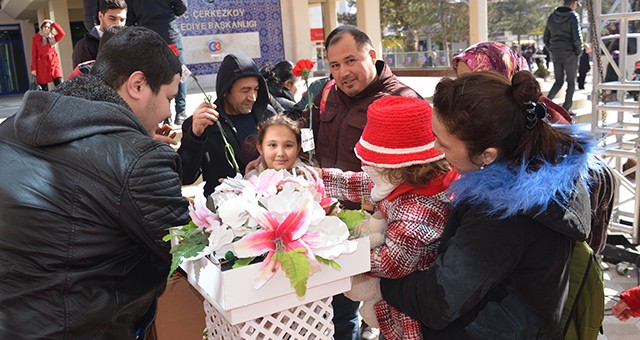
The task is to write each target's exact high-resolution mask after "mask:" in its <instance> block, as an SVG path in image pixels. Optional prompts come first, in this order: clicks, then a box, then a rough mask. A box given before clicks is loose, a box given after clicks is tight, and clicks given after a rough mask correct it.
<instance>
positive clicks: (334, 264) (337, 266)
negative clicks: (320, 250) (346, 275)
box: [316, 255, 342, 270]
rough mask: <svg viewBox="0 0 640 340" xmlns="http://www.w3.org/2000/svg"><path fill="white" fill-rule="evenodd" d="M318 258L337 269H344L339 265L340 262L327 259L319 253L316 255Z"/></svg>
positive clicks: (319, 260)
mask: <svg viewBox="0 0 640 340" xmlns="http://www.w3.org/2000/svg"><path fill="white" fill-rule="evenodd" d="M316 260H318V262H320V263H322V264H326V265H327V266H331V267H332V268H333V269H335V270H340V269H342V266H341V265H339V264H338V262H336V261H334V260H327V259H325V258H324V257H320V256H318V255H316Z"/></svg>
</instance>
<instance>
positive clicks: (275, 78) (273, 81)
mask: <svg viewBox="0 0 640 340" xmlns="http://www.w3.org/2000/svg"><path fill="white" fill-rule="evenodd" d="M291 70H293V63H292V62H290V61H289V60H283V61H281V62H279V63H277V64H275V66H271V65H267V66H265V67H263V68H262V70H260V73H261V74H262V77H264V80H266V81H267V84H269V85H272V86H276V87H277V88H281V87H283V86H284V83H285V82H286V81H287V80H290V81H291V82H295V81H296V79H297V77H296V76H294V75H293V72H291Z"/></svg>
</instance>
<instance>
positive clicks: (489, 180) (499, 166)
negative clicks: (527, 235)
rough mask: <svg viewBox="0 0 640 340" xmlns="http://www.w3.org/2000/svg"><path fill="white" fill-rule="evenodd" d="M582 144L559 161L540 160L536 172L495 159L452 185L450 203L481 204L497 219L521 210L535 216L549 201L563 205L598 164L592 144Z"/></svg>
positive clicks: (586, 181)
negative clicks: (546, 161) (544, 161)
mask: <svg viewBox="0 0 640 340" xmlns="http://www.w3.org/2000/svg"><path fill="white" fill-rule="evenodd" d="M583 146H584V147H585V149H586V152H585V153H580V152H577V151H575V150H570V151H569V152H568V153H567V154H566V155H564V157H563V158H564V159H563V160H562V161H561V162H560V163H558V164H550V163H543V164H542V166H541V168H540V169H539V170H537V171H529V170H527V168H526V166H525V165H521V166H518V167H517V168H512V167H511V166H509V165H508V164H506V163H505V162H496V163H493V164H491V165H489V166H487V167H486V168H485V169H483V170H477V171H474V172H471V173H467V174H465V175H463V176H462V177H461V178H460V179H459V180H458V181H456V182H454V183H453V184H452V186H451V191H452V193H453V201H452V202H453V204H454V205H457V204H460V203H462V202H465V203H468V204H470V205H482V206H483V207H485V208H486V213H487V214H488V215H492V216H497V217H498V218H507V217H510V216H513V215H516V214H521V213H526V214H527V215H532V216H537V215H540V214H543V213H544V212H545V211H546V210H547V208H548V207H549V205H550V204H552V203H555V204H557V205H559V206H560V207H564V208H566V207H567V206H568V205H569V203H570V200H571V197H572V196H573V193H574V191H575V189H576V185H577V184H578V183H577V182H578V181H580V182H581V184H582V185H584V186H585V187H588V185H589V179H590V175H589V171H590V170H591V169H596V168H598V167H599V166H600V165H599V164H600V163H599V161H598V159H597V157H596V156H595V154H594V153H593V152H592V151H593V149H594V147H595V146H594V145H593V144H585V145H583Z"/></svg>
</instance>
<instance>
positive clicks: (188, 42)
mask: <svg viewBox="0 0 640 340" xmlns="http://www.w3.org/2000/svg"><path fill="white" fill-rule="evenodd" d="M186 3H187V11H186V12H185V13H184V14H183V15H182V16H180V17H179V18H178V20H177V21H178V27H179V29H180V32H181V33H182V44H183V45H184V58H185V62H186V64H187V66H188V67H189V70H191V72H193V73H194V74H196V75H202V74H213V73H217V72H218V68H219V67H220V62H221V61H222V59H223V58H224V57H225V56H226V55H227V54H238V53H243V54H245V55H248V56H249V57H251V58H253V59H254V61H255V62H256V64H257V65H258V67H262V66H263V65H266V64H267V63H271V64H275V63H277V62H278V61H281V60H283V59H284V41H283V36H282V16H281V11H280V0H187V1H186Z"/></svg>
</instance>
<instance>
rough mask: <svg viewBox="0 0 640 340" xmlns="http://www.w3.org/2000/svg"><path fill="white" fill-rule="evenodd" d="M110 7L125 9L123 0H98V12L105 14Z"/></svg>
mask: <svg viewBox="0 0 640 340" xmlns="http://www.w3.org/2000/svg"><path fill="white" fill-rule="evenodd" d="M110 9H127V2H126V1H125V0H100V5H99V10H100V13H102V14H105V13H107V11H108V10H110Z"/></svg>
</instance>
